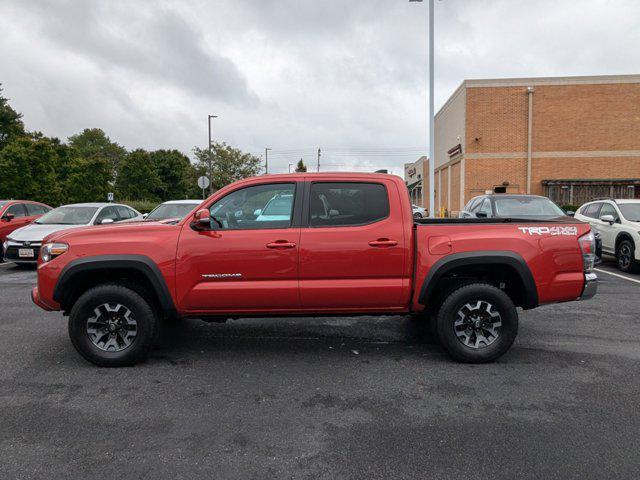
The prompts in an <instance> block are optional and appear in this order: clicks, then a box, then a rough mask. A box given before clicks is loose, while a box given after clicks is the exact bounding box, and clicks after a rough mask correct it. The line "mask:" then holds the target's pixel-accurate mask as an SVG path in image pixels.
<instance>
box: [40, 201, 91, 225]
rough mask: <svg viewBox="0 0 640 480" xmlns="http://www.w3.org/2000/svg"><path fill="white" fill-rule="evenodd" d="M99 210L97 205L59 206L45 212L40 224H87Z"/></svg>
mask: <svg viewBox="0 0 640 480" xmlns="http://www.w3.org/2000/svg"><path fill="white" fill-rule="evenodd" d="M97 211H98V208H97V207H74V206H68V207H58V208H54V209H53V210H51V211H50V212H49V213H46V214H44V215H43V216H41V217H40V218H39V219H38V220H36V223H37V224H39V225H87V224H88V223H89V222H91V219H92V218H93V216H94V215H95V213H96V212H97Z"/></svg>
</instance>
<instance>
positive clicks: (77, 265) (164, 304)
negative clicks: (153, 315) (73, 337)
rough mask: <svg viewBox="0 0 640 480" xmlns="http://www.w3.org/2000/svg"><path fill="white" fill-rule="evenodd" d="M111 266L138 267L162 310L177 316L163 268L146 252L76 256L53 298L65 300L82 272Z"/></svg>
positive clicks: (68, 265) (57, 300)
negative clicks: (138, 253) (145, 253)
mask: <svg viewBox="0 0 640 480" xmlns="http://www.w3.org/2000/svg"><path fill="white" fill-rule="evenodd" d="M110 269H123V270H135V271H136V272H138V273H141V274H142V275H144V276H145V277H146V278H147V280H149V283H150V284H151V286H152V288H153V290H154V293H155V294H156V297H157V298H158V302H159V305H160V308H161V309H162V311H163V313H165V314H167V315H169V316H172V317H173V316H177V310H176V307H175V305H174V303H173V296H172V295H171V292H170V291H169V287H167V282H166V281H165V279H164V277H163V275H162V272H160V269H159V268H158V265H156V263H155V262H154V261H153V260H151V259H150V258H149V257H147V256H145V255H97V256H94V257H82V258H78V259H76V260H73V261H71V262H69V263H68V264H67V265H66V266H65V267H64V268H63V269H62V272H60V276H59V277H58V282H57V283H56V286H55V288H54V290H53V299H54V300H55V301H56V302H58V303H60V304H62V303H63V302H64V300H65V295H66V293H67V292H70V291H72V290H73V288H72V285H73V282H74V278H77V276H78V275H79V274H83V273H86V272H92V271H98V270H110Z"/></svg>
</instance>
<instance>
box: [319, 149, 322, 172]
mask: <svg viewBox="0 0 640 480" xmlns="http://www.w3.org/2000/svg"><path fill="white" fill-rule="evenodd" d="M321 152H322V150H320V149H319V148H318V173H320V155H321Z"/></svg>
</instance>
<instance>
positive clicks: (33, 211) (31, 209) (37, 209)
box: [25, 203, 49, 217]
mask: <svg viewBox="0 0 640 480" xmlns="http://www.w3.org/2000/svg"><path fill="white" fill-rule="evenodd" d="M25 206H26V207H27V213H28V214H29V216H30V217H34V216H36V215H43V214H45V213H47V212H48V211H49V210H48V209H47V208H46V207H45V206H44V205H39V204H37V203H27V204H26V205H25Z"/></svg>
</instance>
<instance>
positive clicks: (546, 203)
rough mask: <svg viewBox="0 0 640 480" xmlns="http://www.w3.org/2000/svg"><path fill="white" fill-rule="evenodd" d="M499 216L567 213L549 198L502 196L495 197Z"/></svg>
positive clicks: (547, 215) (546, 215)
mask: <svg viewBox="0 0 640 480" xmlns="http://www.w3.org/2000/svg"><path fill="white" fill-rule="evenodd" d="M494 202H495V207H496V215H497V216H498V217H560V216H563V215H565V213H564V212H563V211H562V209H561V208H560V207H558V206H557V205H556V204H555V203H553V202H552V201H551V200H549V199H548V198H542V197H502V198H495V199H494Z"/></svg>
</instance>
